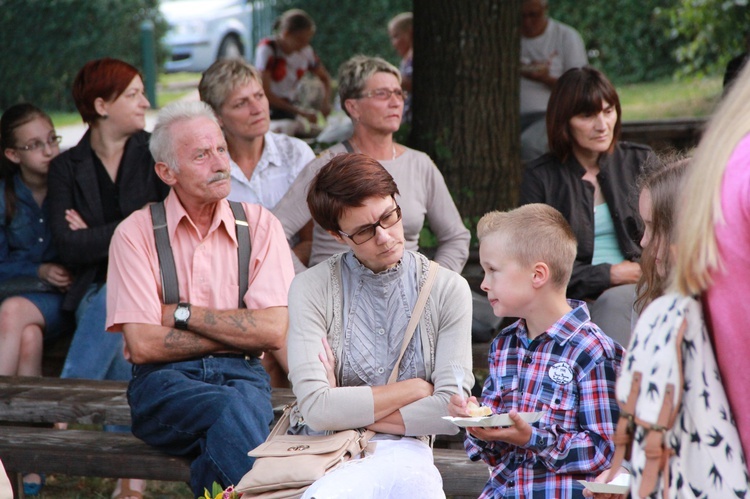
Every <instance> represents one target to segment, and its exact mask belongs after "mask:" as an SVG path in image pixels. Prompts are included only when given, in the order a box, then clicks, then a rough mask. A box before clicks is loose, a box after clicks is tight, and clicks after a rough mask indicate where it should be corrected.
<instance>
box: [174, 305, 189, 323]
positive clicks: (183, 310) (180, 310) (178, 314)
mask: <svg viewBox="0 0 750 499" xmlns="http://www.w3.org/2000/svg"><path fill="white" fill-rule="evenodd" d="M174 318H175V320H177V321H186V320H188V319H189V318H190V309H188V308H187V307H177V309H176V310H175V311H174Z"/></svg>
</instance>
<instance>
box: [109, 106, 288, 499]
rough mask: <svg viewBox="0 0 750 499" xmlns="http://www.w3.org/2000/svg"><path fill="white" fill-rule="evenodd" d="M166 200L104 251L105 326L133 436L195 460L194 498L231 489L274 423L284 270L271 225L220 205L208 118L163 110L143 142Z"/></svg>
mask: <svg viewBox="0 0 750 499" xmlns="http://www.w3.org/2000/svg"><path fill="white" fill-rule="evenodd" d="M150 149H151V153H152V154H153V156H154V160H155V161H156V165H155V168H156V172H157V174H158V175H159V177H160V178H161V179H162V180H163V181H164V182H165V183H166V184H167V185H169V186H171V187H172V191H171V192H170V194H169V195H168V196H167V198H166V199H165V200H164V202H163V203H159V204H155V205H151V206H150V207H146V208H144V209H142V210H139V211H137V212H135V213H133V214H132V215H131V216H130V217H128V218H127V219H126V220H124V221H123V222H122V223H121V224H120V226H119V227H118V228H117V230H116V232H115V235H114V237H113V239H112V244H111V245H110V263H109V274H108V286H109V292H108V296H107V327H108V330H109V331H112V332H120V331H121V332H122V333H123V334H124V335H125V344H126V345H125V350H126V352H125V354H126V357H127V358H128V359H129V360H130V361H131V362H132V363H133V364H134V368H133V380H132V381H131V383H130V386H129V389H128V400H129V403H130V406H131V412H132V419H133V426H132V428H133V433H134V434H135V435H136V436H137V437H139V438H141V439H142V440H144V441H145V442H146V443H149V444H151V445H153V446H155V447H158V448H160V449H162V450H164V451H166V452H168V453H171V454H175V455H181V456H188V457H192V458H193V459H194V461H193V464H192V468H191V488H192V489H193V493H194V495H196V496H198V495H202V494H203V489H204V488H208V489H209V490H210V489H211V486H212V484H213V482H217V483H219V484H221V485H222V486H224V487H226V486H228V485H231V484H233V483H237V482H238V481H239V480H240V478H241V477H242V476H243V475H244V473H245V472H246V471H247V470H248V469H249V468H250V467H251V466H252V462H253V461H252V459H251V458H250V457H248V456H247V452H248V451H249V450H251V449H253V448H254V447H255V446H257V445H258V444H260V443H262V442H263V441H264V440H265V438H266V436H267V434H268V425H269V424H270V422H271V420H272V419H273V411H272V407H271V401H270V386H269V379H268V375H267V374H266V373H265V371H264V370H263V367H262V366H261V364H260V360H259V357H260V356H261V355H262V353H263V352H264V351H267V350H275V349H278V348H280V347H281V346H282V345H283V344H284V343H285V342H286V330H287V322H288V315H287V290H288V289H289V284H290V283H291V280H292V278H293V276H294V269H293V266H292V262H291V257H290V254H289V250H288V245H287V242H286V238H285V237H284V231H283V229H282V227H281V224H280V223H279V222H278V220H276V218H274V216H273V215H271V213H270V212H269V211H267V210H266V209H265V208H262V207H261V206H259V205H252V204H246V203H230V202H229V201H227V200H226V199H225V198H226V196H227V195H228V194H229V190H230V177H229V170H230V168H229V154H228V152H227V145H226V142H225V141H224V137H223V135H222V132H221V129H220V128H219V125H218V124H217V121H216V118H215V117H214V115H213V112H212V111H211V109H210V108H209V107H208V106H207V105H205V104H204V103H201V102H181V103H176V104H173V105H170V106H167V107H165V108H164V109H163V110H162V111H161V112H160V113H159V118H158V122H157V125H156V127H155V129H154V132H153V135H152V137H151V144H150Z"/></svg>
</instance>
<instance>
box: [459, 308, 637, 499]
mask: <svg viewBox="0 0 750 499" xmlns="http://www.w3.org/2000/svg"><path fill="white" fill-rule="evenodd" d="M569 303H570V305H571V307H573V310H571V311H570V312H568V313H567V314H565V315H564V316H563V317H562V318H561V319H560V320H559V321H557V322H556V323H555V324H554V325H553V326H552V327H551V328H549V329H548V330H547V331H546V332H544V333H543V334H541V335H540V336H538V337H537V338H536V339H534V340H533V341H530V340H529V336H528V330H527V329H526V321H525V320H523V319H521V320H519V321H517V322H516V323H514V324H512V325H511V326H509V327H507V328H505V329H504V330H503V331H501V332H500V334H499V335H498V336H497V338H495V340H494V341H493V342H492V345H491V347H490V354H489V366H490V372H489V376H488V377H487V379H486V380H485V383H484V388H483V390H482V399H483V400H482V402H483V403H484V404H485V405H488V406H490V407H491V408H492V411H493V412H494V413H498V414H500V413H507V412H508V411H510V410H511V409H516V410H517V411H519V412H534V411H543V412H544V413H545V414H544V416H543V417H542V419H541V420H540V421H538V422H537V423H534V424H532V435H531V439H530V440H529V442H528V443H527V444H526V445H524V446H520V447H519V446H515V445H512V444H508V443H505V442H500V441H491V442H485V441H482V440H479V439H477V438H474V437H472V436H471V435H468V434H467V436H466V441H465V447H466V452H467V453H468V455H469V457H470V458H471V459H472V460H474V461H476V460H479V459H482V460H483V461H484V462H486V463H487V464H488V465H489V466H490V467H491V468H492V473H491V476H490V480H489V481H488V482H487V485H485V487H484V490H483V491H482V495H481V496H480V498H506V497H518V498H528V497H535V498H538V497H545V498H554V499H564V498H573V497H576V498H577V497H582V495H581V494H582V491H583V486H582V485H580V484H579V483H578V480H591V479H593V478H594V477H596V475H598V474H599V473H600V472H602V471H603V470H605V469H607V468H609V466H610V461H611V459H612V456H613V454H614V447H615V446H614V443H613V442H612V440H611V437H612V435H613V434H614V430H615V424H616V421H617V417H618V415H619V409H618V406H617V400H616V398H615V377H616V374H617V373H618V372H619V370H620V363H621V361H622V358H623V354H624V350H623V348H622V347H621V346H620V345H619V344H617V343H616V342H614V341H613V340H612V339H610V338H609V337H607V336H606V335H604V333H602V331H601V329H599V327H598V326H596V325H595V324H594V323H592V322H591V321H590V316H589V312H588V308H587V307H586V305H585V303H584V302H580V301H576V300H569Z"/></svg>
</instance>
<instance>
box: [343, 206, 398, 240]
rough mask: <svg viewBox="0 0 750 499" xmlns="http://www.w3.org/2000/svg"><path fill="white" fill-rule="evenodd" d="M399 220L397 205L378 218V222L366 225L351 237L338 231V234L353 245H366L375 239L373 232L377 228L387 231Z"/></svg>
mask: <svg viewBox="0 0 750 499" xmlns="http://www.w3.org/2000/svg"><path fill="white" fill-rule="evenodd" d="M399 220H401V207H400V206H399V205H396V207H395V208H393V209H392V210H391V211H389V212H388V213H386V214H384V215H383V216H382V217H380V220H378V221H377V222H375V223H374V224H372V225H368V226H367V227H365V228H363V229H359V230H358V231H357V232H355V233H354V234H351V235H349V234H347V233H346V232H342V231H339V234H341V235H342V236H346V237H348V238H349V239H351V240H352V242H353V243H354V244H357V245H359V244H362V243H366V242H367V241H369V240H370V239H372V238H373V237H375V232H376V230H377V228H378V227H382V228H383V229H388V228H390V227H393V226H394V225H396V223H398V221H399Z"/></svg>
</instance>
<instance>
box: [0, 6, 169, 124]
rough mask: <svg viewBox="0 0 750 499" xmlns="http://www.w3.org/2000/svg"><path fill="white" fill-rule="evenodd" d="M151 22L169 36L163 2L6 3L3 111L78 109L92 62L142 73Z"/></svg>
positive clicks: (1, 11) (2, 16)
mask: <svg viewBox="0 0 750 499" xmlns="http://www.w3.org/2000/svg"><path fill="white" fill-rule="evenodd" d="M147 19H148V20H151V21H153V22H154V24H155V38H156V39H157V40H158V39H159V38H160V37H161V35H162V34H163V33H164V32H165V31H166V23H165V22H164V21H163V19H162V18H161V16H160V14H159V11H158V0H96V1H94V0H0V46H1V47H2V48H3V56H2V57H0V109H5V108H7V107H8V106H11V105H13V104H16V103H18V102H22V101H29V102H33V103H34V104H36V105H38V106H40V107H42V108H44V109H47V110H50V111H52V110H59V111H63V110H74V109H75V106H74V104H73V99H72V97H71V96H70V88H71V86H72V83H73V79H74V78H75V75H76V73H77V72H78V70H79V69H80V68H81V66H83V65H84V64H85V63H86V61H89V60H91V59H96V58H100V57H114V58H117V59H122V60H124V61H127V62H129V63H131V64H133V65H134V66H136V67H138V68H142V63H141V58H142V56H141V31H140V26H141V23H142V22H143V21H144V20H147ZM164 56H165V54H164V52H163V51H159V53H158V54H157V61H159V60H162V59H163V58H164Z"/></svg>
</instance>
